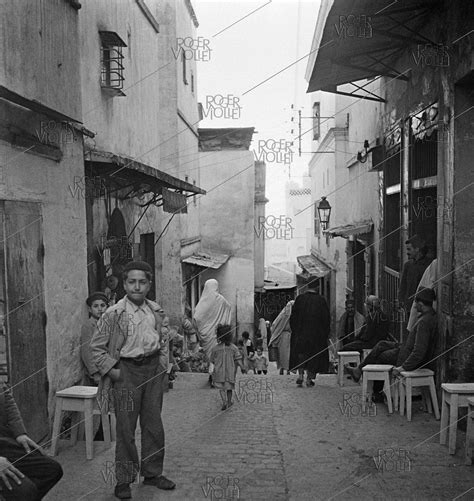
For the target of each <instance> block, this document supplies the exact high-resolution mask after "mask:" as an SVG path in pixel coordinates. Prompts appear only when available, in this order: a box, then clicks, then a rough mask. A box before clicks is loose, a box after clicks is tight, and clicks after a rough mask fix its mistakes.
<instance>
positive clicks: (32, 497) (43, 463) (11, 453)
mask: <svg viewBox="0 0 474 501" xmlns="http://www.w3.org/2000/svg"><path fill="white" fill-rule="evenodd" d="M0 456H3V457H6V458H7V459H8V461H10V463H12V464H13V466H14V467H15V468H16V469H17V470H20V471H21V472H22V473H23V475H25V478H22V479H21V484H20V485H18V484H17V483H16V482H15V481H14V480H13V479H11V478H10V479H9V482H10V485H11V486H12V487H13V490H11V491H10V490H9V489H8V488H7V487H6V485H5V484H4V483H3V481H1V480H0V487H1V488H2V490H0V499H6V500H7V501H10V500H15V501H26V500H28V501H39V500H40V499H42V498H43V497H44V496H46V493H47V492H48V491H50V490H51V489H52V488H53V487H54V485H55V484H57V483H58V482H59V480H60V479H61V477H62V476H63V469H62V468H61V465H60V464H59V463H58V462H57V461H55V460H54V459H52V458H50V457H48V456H43V454H41V452H39V451H38V450H32V451H31V452H30V453H29V454H28V453H27V452H26V451H25V449H24V448H23V447H22V446H21V445H20V444H19V443H18V442H17V441H16V440H15V439H14V438H7V437H1V438H0Z"/></svg>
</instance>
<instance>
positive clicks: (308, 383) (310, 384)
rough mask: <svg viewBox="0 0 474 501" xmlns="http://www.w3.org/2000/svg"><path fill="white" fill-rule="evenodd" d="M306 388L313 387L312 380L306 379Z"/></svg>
mask: <svg viewBox="0 0 474 501" xmlns="http://www.w3.org/2000/svg"><path fill="white" fill-rule="evenodd" d="M306 386H314V381H313V380H312V379H307V380H306Z"/></svg>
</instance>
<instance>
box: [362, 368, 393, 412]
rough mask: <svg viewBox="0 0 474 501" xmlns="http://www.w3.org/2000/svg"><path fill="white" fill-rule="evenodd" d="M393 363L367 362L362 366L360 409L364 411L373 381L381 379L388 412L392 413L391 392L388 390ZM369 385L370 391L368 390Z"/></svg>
mask: <svg viewBox="0 0 474 501" xmlns="http://www.w3.org/2000/svg"><path fill="white" fill-rule="evenodd" d="M392 369H393V365H388V364H387V365H386V364H369V365H366V366H365V367H363V368H362V410H363V411H364V412H365V407H366V405H367V399H368V397H369V395H370V394H371V393H372V387H373V382H374V381H383V382H384V386H383V391H384V393H385V395H386V396H387V405H388V412H389V413H390V414H392V413H393V407H392V392H391V390H390V371H391V370H392ZM369 387H370V391H369Z"/></svg>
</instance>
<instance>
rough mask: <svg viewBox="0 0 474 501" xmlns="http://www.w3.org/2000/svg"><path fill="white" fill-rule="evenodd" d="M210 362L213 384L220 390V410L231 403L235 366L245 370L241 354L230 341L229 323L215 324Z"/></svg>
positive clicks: (230, 329)
mask: <svg viewBox="0 0 474 501" xmlns="http://www.w3.org/2000/svg"><path fill="white" fill-rule="evenodd" d="M210 362H211V364H213V365H214V370H213V378H212V379H213V381H214V386H215V387H216V388H218V389H219V390H220V394H221V398H222V410H223V411H225V410H226V409H227V408H229V407H231V406H232V405H233V402H232V390H233V389H234V387H235V375H236V373H237V366H239V367H240V370H241V371H242V372H244V371H245V369H244V366H243V364H242V355H241V354H240V352H239V350H238V348H237V346H235V344H233V343H232V327H231V326H230V325H221V324H219V325H218V326H217V346H214V348H212V350H211V356H210Z"/></svg>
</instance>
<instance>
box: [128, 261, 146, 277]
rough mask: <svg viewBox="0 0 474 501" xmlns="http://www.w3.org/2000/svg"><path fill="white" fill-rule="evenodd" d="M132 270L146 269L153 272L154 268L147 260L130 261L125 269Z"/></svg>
mask: <svg viewBox="0 0 474 501" xmlns="http://www.w3.org/2000/svg"><path fill="white" fill-rule="evenodd" d="M131 270H141V271H146V272H147V273H151V274H153V270H152V269H151V266H150V265H149V264H148V263H146V262H145V261H130V262H129V263H127V264H126V265H125V266H124V268H123V271H124V272H125V271H131Z"/></svg>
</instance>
